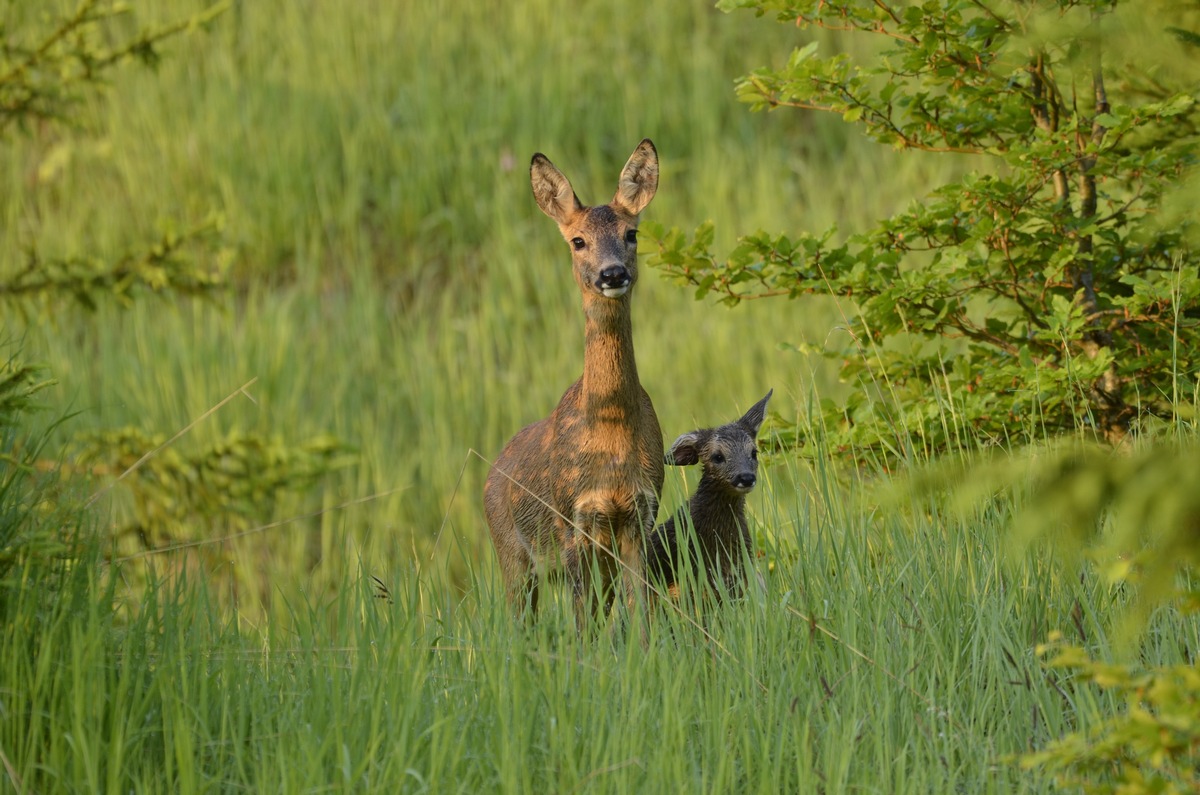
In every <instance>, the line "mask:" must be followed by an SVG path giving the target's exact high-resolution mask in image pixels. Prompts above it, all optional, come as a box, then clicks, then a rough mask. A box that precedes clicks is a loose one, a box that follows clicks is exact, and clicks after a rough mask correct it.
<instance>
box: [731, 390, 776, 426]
mask: <svg viewBox="0 0 1200 795" xmlns="http://www.w3.org/2000/svg"><path fill="white" fill-rule="evenodd" d="M774 394H775V390H774V389H772V390H771V391H770V392H768V393H767V394H766V397H764V398H763V399H762V400H760V401H758V402H757V403H755V404H754V405H753V406H751V407H750V410H749V411H747V412H746V413H745V414H743V415H742V418H741V419H740V420H738V425H741V426H742V427H743V428H745V429H746V430H748V431H749V432H750V435H751V436H757V435H758V429H759V428H761V427H762V424H763V419H765V418H766V416H767V401H768V400H770V399H771V395H774Z"/></svg>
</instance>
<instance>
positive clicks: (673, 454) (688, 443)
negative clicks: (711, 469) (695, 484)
mask: <svg viewBox="0 0 1200 795" xmlns="http://www.w3.org/2000/svg"><path fill="white" fill-rule="evenodd" d="M703 443H704V437H703V436H701V435H700V431H688V432H687V433H685V434H684V435H683V436H680V437H679V438H678V439H676V440H675V442H674V443H673V444H672V445H671V449H670V450H668V451H667V455H666V458H665V459H664V460H665V462H666V463H667V464H668V465H669V466H677V467H690V466H691V465H692V464H698V463H700V446H701V445H702V444H703Z"/></svg>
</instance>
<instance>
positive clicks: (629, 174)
mask: <svg viewBox="0 0 1200 795" xmlns="http://www.w3.org/2000/svg"><path fill="white" fill-rule="evenodd" d="M657 190H658V150H657V149H655V148H654V142H653V141H651V140H650V139H649V138H644V139H642V142H641V143H640V144H638V146H637V149H634V150H633V154H632V155H630V156H629V162H627V163H626V164H625V168H623V169H621V181H620V183H618V185H617V195H616V196H614V197H613V201H612V203H613V204H614V205H615V206H617V207H619V208H620V209H622V210H624V211H625V212H627V213H629V214H630V215H641V212H642V210H644V209H646V205H647V204H649V203H650V200H651V199H653V198H654V194H655V192H656V191H657Z"/></svg>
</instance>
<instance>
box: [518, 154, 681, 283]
mask: <svg viewBox="0 0 1200 795" xmlns="http://www.w3.org/2000/svg"><path fill="white" fill-rule="evenodd" d="M529 181H530V183H531V184H532V185H533V197H534V199H536V200H537V204H538V207H540V208H542V212H544V213H545V214H546V215H548V216H550V217H551V218H553V219H554V221H555V222H556V223H557V224H558V229H559V231H560V232H562V236H563V239H565V240H566V241H567V243H568V244H570V246H571V257H572V262H573V264H574V267H575V281H576V282H578V283H579V289H580V290H582V291H583V294H584V296H588V295H594V296H603V297H604V298H609V299H619V298H620V297H621V296H623V295H627V294H628V293H629V291H630V290H632V289H633V285H634V283H635V282H637V224H638V215H640V214H641V212H642V210H644V209H646V205H647V204H649V203H650V200H651V199H653V198H654V192H655V191H656V190H658V152H657V151H656V150H655V148H654V144H653V143H651V142H650V139H649V138H646V139H645V140H643V141H642V142H641V143H640V144H638V147H637V149H635V150H634V151H633V154H632V155H631V156H630V158H629V162H627V163H626V164H625V168H624V169H622V171H621V180H620V182H619V183H618V185H617V194H616V195H615V196H614V197H613V200H612V201H611V202H609V203H608V204H605V205H602V206H600V207H585V206H584V205H583V204H582V203H581V202H580V201H579V198H578V197H577V196H576V195H575V191H574V190H572V188H571V183H570V182H568V181H567V178H566V177H564V176H563V174H562V172H561V171H559V170H558V169H557V168H555V167H554V164H553V163H551V162H550V161H549V160H547V159H546V156H545V155H543V154H542V153H540V152H539V153H538V154H536V155H534V156H533V162H532V163H531V164H530V166H529Z"/></svg>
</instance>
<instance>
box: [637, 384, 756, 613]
mask: <svg viewBox="0 0 1200 795" xmlns="http://www.w3.org/2000/svg"><path fill="white" fill-rule="evenodd" d="M774 393H775V390H773V389H772V390H771V391H769V392H767V394H766V397H764V398H763V399H762V400H760V401H758V402H757V403H755V404H754V405H753V406H751V407H750V409H749V410H748V411H747V412H746V413H745V414H743V415H742V417H741V418H740V419H738V420H736V421H734V422H731V423H729V424H727V425H722V426H721V427H719V428H701V429H700V430H695V431H688V432H687V433H685V434H683V435H682V436H680V437H679V438H678V439H676V440H675V442H674V443H673V444H672V445H671V449H670V451H669V452H668V453H667V462H668V463H671V464H674V465H676V466H691V465H692V464H702V465H703V466H704V473H703V474H702V475H701V476H700V484H699V485H698V486H697V487H696V492H695V494H693V495H692V498H691V499H690V500H689V501H688V503H687V504H686V505H683V506H681V507H680V508H679V510H678V511H677V512H676V513H675V514H674V515H673V516H672V517H671V518H670V519H668V520H667V521H665V522H663V523H662V524H661V525H659V526H658V527H657V528H655V530H654V532H653V533H652V534H651V536H650V539H649V543H648V544H647V549H646V568H647V573H648V575H649V577H650V581H651V582H652V583H655V584H656V585H658V584H661V585H662V586H663V587H665V589H666V591H667V592H668V593H669V594H670V595H671V596H672V597H675V598H678V596H679V579H680V574H681V571H682V569H683V567H684V565H685V564H684V560H685V556H686V559H689V560H690V561H691V565H692V570H693V571H695V572H696V577H697V580H700V579H701V578H704V579H707V580H708V584H709V586H710V587H711V588H712V591H713V593H714V595H716V596H719V595H720V594H721V590H722V588H723V589H724V591H725V592H726V593H727V594H729V595H730V596H734V597H736V596H739V595H741V593H742V590H743V588H744V587H745V585H746V570H745V565H744V564H745V560H746V557H747V556H748V555H749V554H750V552H751V545H750V529H749V527H748V526H747V525H746V495H747V494H749V493H750V491H751V490H752V489H753V488H754V484H755V483H756V482H757V481H758V445H757V443H756V442H755V438H756V437H757V436H758V429H759V428H760V427H762V423H763V419H764V418H765V417H766V413H767V401H768V400H770V399H771V395H773V394H774ZM689 520H690V521H689ZM689 524H690V526H691V527H693V528H694V529H695V539H694V542H693V540H692V539H690V538H688V536H687V535H686V534H685V533H684V529H685V528H686V527H687V526H688V525H689ZM695 553H699V555H698V559H697V555H696V554H695Z"/></svg>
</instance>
